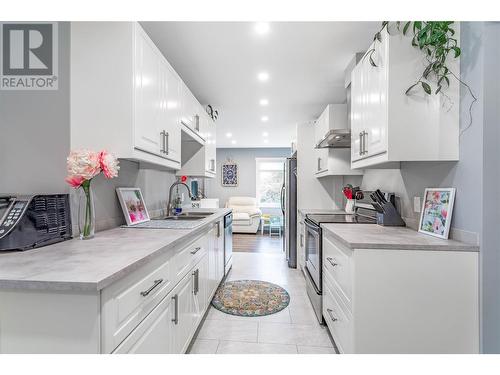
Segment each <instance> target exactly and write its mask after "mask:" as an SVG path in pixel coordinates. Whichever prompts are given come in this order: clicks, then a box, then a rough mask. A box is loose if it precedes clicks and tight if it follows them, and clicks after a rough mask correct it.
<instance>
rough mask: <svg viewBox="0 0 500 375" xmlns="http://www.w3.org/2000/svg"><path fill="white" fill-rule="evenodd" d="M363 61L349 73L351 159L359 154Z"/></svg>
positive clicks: (362, 109) (360, 156)
mask: <svg viewBox="0 0 500 375" xmlns="http://www.w3.org/2000/svg"><path fill="white" fill-rule="evenodd" d="M363 99H364V97H363V61H360V62H359V63H358V65H356V66H355V67H354V69H353V71H352V73H351V160H352V161H355V160H359V159H361V158H362V155H361V137H362V136H361V133H362V132H363V130H364V123H363V113H364V110H365V109H364V108H363V104H364V100H363Z"/></svg>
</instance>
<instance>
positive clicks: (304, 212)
mask: <svg viewBox="0 0 500 375" xmlns="http://www.w3.org/2000/svg"><path fill="white" fill-rule="evenodd" d="M298 211H299V214H301V215H311V214H345V211H344V210H332V209H327V208H299V210H298Z"/></svg>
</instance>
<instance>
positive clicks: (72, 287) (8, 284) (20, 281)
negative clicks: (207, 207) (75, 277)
mask: <svg viewBox="0 0 500 375" xmlns="http://www.w3.org/2000/svg"><path fill="white" fill-rule="evenodd" d="M231 211H232V210H231V209H228V208H219V209H218V210H217V211H216V212H214V214H213V215H211V216H209V217H207V218H205V219H203V221H202V223H200V225H198V226H196V227H194V228H188V229H177V228H173V229H168V228H121V227H120V228H114V229H110V230H107V231H103V232H100V233H101V234H105V233H106V232H108V233H109V232H110V231H117V230H125V231H127V230H140V231H141V232H144V231H154V232H158V231H169V230H180V231H185V233H184V234H183V235H182V236H181V237H179V238H177V239H174V240H167V241H165V244H163V245H162V246H159V247H157V248H156V249H152V250H146V251H147V252H148V253H147V254H145V255H144V256H142V257H141V258H139V259H136V260H134V261H131V262H130V263H129V264H127V265H126V266H124V267H122V268H120V269H118V270H116V271H114V272H110V274H109V275H108V276H106V277H103V278H102V279H100V280H98V281H96V282H90V281H72V280H36V274H35V275H33V274H27V275H26V276H25V278H21V277H18V278H2V275H1V272H0V291H2V290H35V291H58V292H89V293H92V292H99V291H100V290H102V289H104V288H106V287H107V286H109V285H111V284H112V283H114V282H116V281H118V280H120V279H122V278H123V277H125V276H127V275H128V274H130V273H131V272H133V271H135V270H137V269H139V268H140V267H142V266H143V265H145V264H147V263H149V262H151V261H152V260H154V259H156V258H157V257H159V256H161V255H163V254H165V253H167V252H168V251H171V250H172V249H175V248H177V247H178V246H179V245H182V244H183V243H188V242H190V240H191V238H193V237H194V236H196V235H198V234H200V233H202V232H203V231H204V230H205V229H206V228H207V227H208V226H209V225H210V224H212V223H213V222H215V221H217V220H219V219H220V218H222V217H224V216H225V215H227V214H228V213H230V212H231ZM70 241H79V240H77V239H72V240H70ZM91 241H92V240H88V245H89V246H91V245H92V242H91ZM67 242H69V241H67ZM65 243H66V242H62V243H58V244H56V245H59V246H61V245H63V244H65ZM50 246H54V245H50ZM50 246H49V247H50ZM39 249H42V248H39ZM28 251H32V250H28ZM25 253H26V252H23V253H20V254H25ZM0 261H1V255H0ZM38 274H39V273H38Z"/></svg>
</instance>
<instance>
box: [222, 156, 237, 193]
mask: <svg viewBox="0 0 500 375" xmlns="http://www.w3.org/2000/svg"><path fill="white" fill-rule="evenodd" d="M222 186H226V187H236V186H238V164H236V163H235V162H232V161H228V162H225V163H224V164H222Z"/></svg>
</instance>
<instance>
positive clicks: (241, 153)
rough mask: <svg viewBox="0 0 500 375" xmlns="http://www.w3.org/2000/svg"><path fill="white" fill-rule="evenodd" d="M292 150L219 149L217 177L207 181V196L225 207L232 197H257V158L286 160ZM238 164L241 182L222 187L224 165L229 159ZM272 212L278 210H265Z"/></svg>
mask: <svg viewBox="0 0 500 375" xmlns="http://www.w3.org/2000/svg"><path fill="white" fill-rule="evenodd" d="M290 154H291V149H290V148H218V149H217V176H216V178H215V179H212V180H207V181H206V185H207V193H208V194H207V195H208V197H209V198H219V199H220V201H219V204H220V206H221V207H224V205H225V204H226V201H227V199H228V198H229V197H232V196H249V197H255V196H256V188H255V184H256V164H255V158H285V157H288V156H290ZM228 158H230V159H232V160H234V161H235V162H237V163H238V171H239V181H238V186H237V187H224V186H222V182H221V181H222V178H221V170H222V164H223V163H224V162H225V161H226V160H227V159H228ZM263 211H265V212H268V211H269V212H272V213H274V211H277V210H263Z"/></svg>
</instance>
